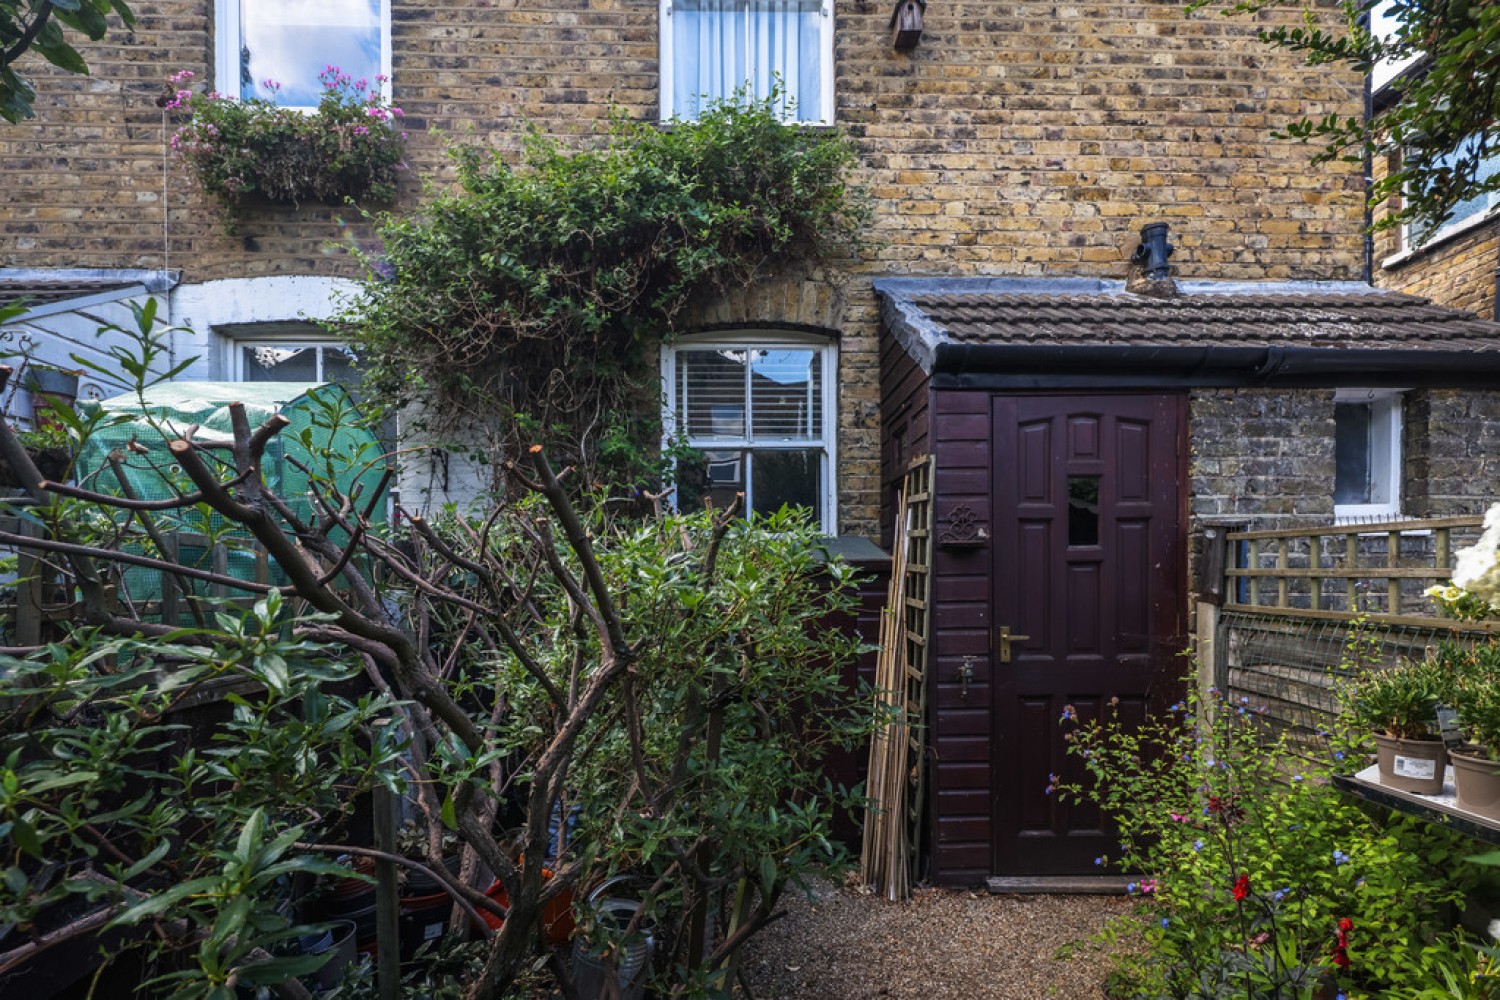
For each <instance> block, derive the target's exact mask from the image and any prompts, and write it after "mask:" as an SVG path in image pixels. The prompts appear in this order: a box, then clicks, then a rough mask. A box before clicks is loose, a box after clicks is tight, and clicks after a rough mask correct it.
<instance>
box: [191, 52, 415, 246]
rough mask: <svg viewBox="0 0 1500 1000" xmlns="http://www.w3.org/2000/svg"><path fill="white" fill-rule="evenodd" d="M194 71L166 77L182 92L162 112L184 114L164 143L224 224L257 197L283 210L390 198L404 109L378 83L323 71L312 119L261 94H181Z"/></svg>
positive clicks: (335, 70)
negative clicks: (212, 202) (183, 121)
mask: <svg viewBox="0 0 1500 1000" xmlns="http://www.w3.org/2000/svg"><path fill="white" fill-rule="evenodd" d="M192 75H193V74H192V73H191V71H188V70H183V71H182V72H180V73H177V74H174V75H173V76H172V77H171V78H170V81H169V82H170V83H171V84H172V86H173V87H174V88H180V89H176V90H175V91H174V92H173V93H172V94H171V96H170V97H169V99H168V100H167V102H166V107H167V108H168V109H172V110H181V111H186V112H187V113H188V114H189V115H191V120H189V121H188V122H187V123H186V124H184V125H183V126H181V127H180V128H179V129H178V130H177V132H176V133H175V134H174V135H173V136H172V140H171V145H172V149H173V151H175V152H176V154H177V158H178V159H179V160H181V161H182V162H183V163H185V164H186V165H187V167H188V169H189V170H191V171H192V174H193V177H194V179H195V180H196V181H197V183H198V186H199V187H200V188H202V189H203V191H204V193H205V194H207V195H209V196H210V197H212V198H214V199H216V200H217V201H218V202H219V203H220V205H221V206H222V207H223V209H224V212H225V218H226V221H227V222H228V223H229V224H232V218H233V214H232V213H233V209H234V208H235V206H237V205H238V204H240V202H242V201H244V200H245V199H246V198H249V197H251V196H257V195H258V196H259V197H262V198H265V199H267V200H269V201H273V202H284V203H288V204H297V203H298V202H302V201H321V202H326V203H329V204H337V203H340V202H343V201H346V200H349V201H377V202H385V201H391V200H392V199H394V198H395V197H396V183H397V181H398V179H399V172H400V170H401V168H402V160H401V157H402V154H403V152H404V149H405V144H406V143H405V140H406V133H405V132H402V131H401V130H400V128H399V126H398V120H399V119H400V118H401V116H402V111H401V109H400V108H396V107H392V106H391V104H390V102H389V101H387V100H386V99H385V97H384V96H383V95H382V94H381V92H380V89H379V84H380V83H381V82H382V81H379V80H377V81H376V86H374V87H371V86H369V84H368V81H365V80H351V79H350V78H349V75H348V74H347V73H343V72H341V71H340V70H339V69H338V68H337V67H335V66H329V67H328V68H327V69H326V70H324V71H323V72H322V73H321V74H319V79H320V80H322V82H323V97H322V99H321V100H320V101H319V103H318V107H317V110H316V111H314V112H312V113H310V114H309V113H304V112H301V111H298V110H296V109H294V108H284V107H280V106H279V105H277V104H275V103H274V102H272V101H268V100H266V99H264V98H259V97H252V98H244V99H240V100H236V99H234V98H231V97H227V96H225V95H222V94H218V93H215V92H212V91H210V92H208V93H203V94H195V93H193V92H192V91H191V90H189V89H186V84H187V81H188V80H189V79H190V78H191V77H192ZM267 85H268V86H270V87H271V88H272V89H275V84H274V83H273V82H272V81H267Z"/></svg>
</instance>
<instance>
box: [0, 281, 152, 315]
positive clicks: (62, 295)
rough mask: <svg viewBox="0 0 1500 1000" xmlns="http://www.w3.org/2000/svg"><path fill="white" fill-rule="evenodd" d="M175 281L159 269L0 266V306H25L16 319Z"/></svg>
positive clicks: (95, 302) (79, 306)
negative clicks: (17, 304)
mask: <svg viewBox="0 0 1500 1000" xmlns="http://www.w3.org/2000/svg"><path fill="white" fill-rule="evenodd" d="M175 283H176V278H175V275H173V274H166V273H163V272H159V271H140V270H118V269H91V268H58V269H35V270H34V269H29V268H0V309H3V308H5V307H6V306H9V305H14V304H15V303H17V302H19V303H21V304H22V305H23V306H25V308H26V311H25V312H24V313H22V314H21V315H20V316H19V317H16V320H13V321H12V322H15V321H18V320H22V319H30V318H35V317H37V316H43V315H49V314H51V313H56V312H67V311H70V310H73V309H83V308H87V307H89V306H95V305H102V304H103V303H106V302H114V301H116V300H118V299H122V298H130V297H133V296H137V295H145V294H148V293H151V292H160V291H164V290H166V289H168V288H170V287H171V286H172V285H173V284H175Z"/></svg>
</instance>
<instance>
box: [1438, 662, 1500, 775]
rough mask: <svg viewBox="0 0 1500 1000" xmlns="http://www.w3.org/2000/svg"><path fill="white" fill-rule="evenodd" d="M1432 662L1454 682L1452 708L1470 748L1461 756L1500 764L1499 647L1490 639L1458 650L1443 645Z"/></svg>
mask: <svg viewBox="0 0 1500 1000" xmlns="http://www.w3.org/2000/svg"><path fill="white" fill-rule="evenodd" d="M1432 659H1433V660H1434V662H1436V663H1437V664H1439V665H1440V666H1441V667H1442V668H1443V669H1445V670H1447V671H1448V672H1449V673H1451V675H1452V676H1453V678H1454V693H1453V700H1452V705H1453V708H1454V711H1455V712H1456V713H1457V716H1458V726H1459V729H1460V731H1461V732H1462V733H1463V736H1464V739H1465V740H1467V741H1468V742H1469V743H1470V744H1472V745H1470V746H1468V747H1465V748H1464V750H1465V752H1470V753H1478V754H1485V755H1487V756H1489V757H1490V758H1492V759H1494V760H1500V643H1497V642H1496V641H1495V640H1494V639H1493V638H1488V639H1485V640H1483V641H1479V642H1475V643H1474V644H1473V645H1472V646H1467V647H1466V646H1460V645H1459V644H1458V643H1455V642H1444V643H1442V644H1441V645H1440V646H1439V647H1438V648H1437V650H1436V651H1435V652H1434V653H1433V654H1432Z"/></svg>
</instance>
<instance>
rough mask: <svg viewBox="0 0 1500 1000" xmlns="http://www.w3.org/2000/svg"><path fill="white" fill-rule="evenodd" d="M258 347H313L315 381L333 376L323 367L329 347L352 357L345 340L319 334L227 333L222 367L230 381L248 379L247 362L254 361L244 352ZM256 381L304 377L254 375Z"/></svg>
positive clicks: (293, 380)
mask: <svg viewBox="0 0 1500 1000" xmlns="http://www.w3.org/2000/svg"><path fill="white" fill-rule="evenodd" d="M261 348H264V349H268V350H276V351H301V350H316V351H317V354H316V355H314V365H313V369H314V375H315V377H314V378H313V379H311V380H310V381H314V382H329V381H333V380H331V379H329V378H327V373H326V371H325V358H324V356H325V354H326V353H327V352H328V351H330V350H332V351H338V352H340V353H342V354H345V355H347V356H349V357H350V358H351V359H352V358H353V352H352V351H350V349H349V347H348V346H347V345H346V344H344V343H343V342H342V341H340V340H335V339H333V338H326V339H325V338H319V337H308V336H295V335H292V336H285V337H277V336H248V337H226V338H225V340H224V350H225V353H226V357H225V365H224V368H223V371H224V372H225V373H226V374H227V375H228V378H229V380H230V381H232V382H248V381H250V378H249V373H250V365H251V364H252V363H253V362H251V361H249V360H248V359H247V358H246V357H245V353H246V351H253V350H257V349H261ZM256 381H261V382H288V381H291V382H301V381H304V380H303V379H276V378H271V379H257V380H256ZM340 384H341V385H342V384H346V383H340Z"/></svg>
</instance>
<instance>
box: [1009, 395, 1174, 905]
mask: <svg viewBox="0 0 1500 1000" xmlns="http://www.w3.org/2000/svg"><path fill="white" fill-rule="evenodd" d="M1184 414H1185V405H1184V401H1183V399H1182V397H1180V396H1170V395H1118V396H1109V395H1103V396H1000V397H996V398H995V401H994V414H993V416H994V425H993V426H994V434H995V437H994V449H995V453H994V458H995V462H994V470H995V473H994V474H995V482H994V497H995V509H994V539H995V541H994V555H995V560H996V564H995V572H994V580H995V585H994V595H993V598H994V609H995V616H994V624H995V626H996V628H997V630H998V628H999V627H1000V626H1008V627H1009V628H1010V630H1011V633H1012V634H1014V635H1016V636H1017V637H1018V638H1017V639H1016V640H1013V641H1012V642H1011V644H1010V651H1011V655H1010V661H1009V662H1003V657H1002V656H1001V655H1000V642H999V638H998V631H997V635H996V641H995V644H994V645H995V652H994V654H993V655H992V657H991V664H990V666H991V677H992V678H994V683H993V684H992V691H993V692H994V698H995V702H994V717H995V726H996V736H995V740H994V758H993V765H994V781H995V789H996V795H995V802H994V819H995V822H994V830H995V857H994V870H995V872H996V873H997V874H1004V875H1051V874H1055V875H1064V874H1078V873H1086V872H1094V871H1097V870H1098V869H1097V868H1095V866H1094V864H1093V859H1094V858H1095V857H1097V856H1098V855H1100V854H1114V853H1116V850H1115V848H1114V847H1113V846H1112V841H1113V838H1112V837H1111V836H1110V834H1109V831H1108V829H1107V823H1105V821H1104V820H1103V818H1102V817H1101V816H1100V815H1099V812H1098V810H1096V809H1094V808H1092V807H1091V806H1088V805H1083V804H1065V803H1061V802H1059V801H1058V800H1057V797H1056V796H1054V795H1050V794H1048V792H1047V786H1048V784H1049V779H1050V775H1053V774H1061V775H1063V776H1064V777H1065V779H1066V780H1070V781H1071V780H1079V779H1081V778H1082V769H1081V767H1080V766H1079V764H1078V762H1077V761H1076V760H1074V759H1072V758H1069V757H1068V756H1067V754H1066V753H1065V751H1064V747H1065V743H1064V741H1063V733H1064V732H1065V730H1064V728H1063V727H1062V726H1060V725H1059V719H1060V718H1061V716H1062V714H1063V710H1064V708H1065V706H1068V705H1072V706H1073V709H1074V711H1075V712H1077V714H1078V716H1079V717H1080V718H1081V719H1096V718H1099V717H1100V716H1101V714H1102V713H1107V712H1118V713H1120V715H1121V717H1122V718H1123V719H1124V720H1125V721H1126V722H1127V723H1129V724H1132V725H1135V724H1139V723H1140V721H1141V720H1143V719H1144V718H1145V716H1146V714H1147V712H1148V711H1156V710H1160V709H1162V708H1164V707H1165V706H1166V705H1168V704H1169V703H1170V702H1171V701H1172V700H1175V698H1176V697H1177V693H1178V691H1179V689H1180V683H1179V676H1178V675H1180V674H1181V673H1182V672H1183V669H1184V666H1183V662H1182V661H1181V659H1180V658H1178V657H1177V655H1176V654H1177V653H1178V651H1179V650H1180V649H1181V648H1182V644H1183V642H1184V638H1183V631H1184V630H1183V627H1182V625H1183V623H1182V615H1183V614H1184V604H1183V601H1184V596H1185V595H1184V593H1183V587H1184V586H1185V578H1186V567H1185V563H1184V545H1183V538H1182V524H1183V520H1182V519H1183V511H1184V500H1183V492H1182V490H1183V480H1184V475H1183V470H1184V467H1185V455H1184V452H1183V440H1184ZM1019 637H1024V638H1019Z"/></svg>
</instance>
